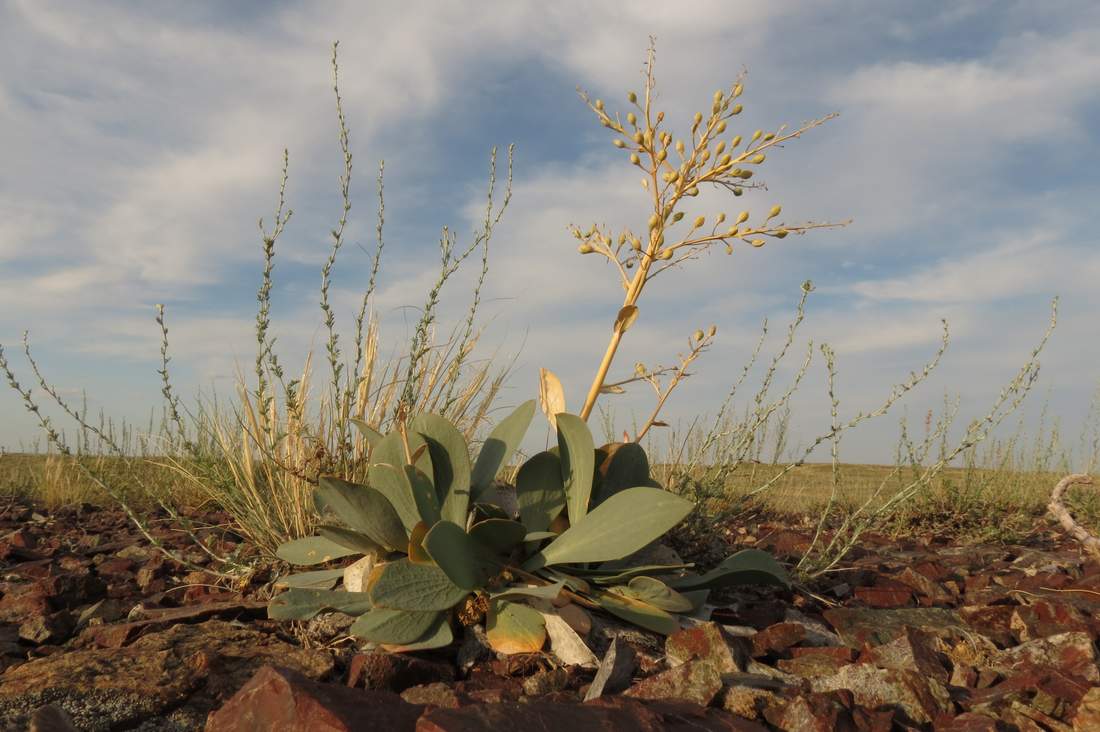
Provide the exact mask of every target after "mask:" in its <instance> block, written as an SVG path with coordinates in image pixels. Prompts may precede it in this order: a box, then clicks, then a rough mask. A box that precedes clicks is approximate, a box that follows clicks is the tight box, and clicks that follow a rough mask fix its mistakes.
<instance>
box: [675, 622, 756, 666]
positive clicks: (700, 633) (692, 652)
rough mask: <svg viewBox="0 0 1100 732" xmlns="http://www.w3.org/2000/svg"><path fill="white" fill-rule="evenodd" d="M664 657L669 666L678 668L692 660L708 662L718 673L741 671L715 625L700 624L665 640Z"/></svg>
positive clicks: (719, 629)
mask: <svg viewBox="0 0 1100 732" xmlns="http://www.w3.org/2000/svg"><path fill="white" fill-rule="evenodd" d="M665 657H666V658H667V659H668V664H669V665H670V666H679V665H681V664H684V663H687V662H688V661H690V660H692V659H699V660H703V661H707V662H710V663H712V664H713V665H714V667H715V668H716V669H717V670H718V672H719V673H733V672H735V671H740V670H741V669H740V668H739V667H738V665H737V661H736V660H735V659H734V655H733V652H732V651H731V650H730V646H729V643H728V642H727V641H726V638H725V636H723V635H722V630H721V628H719V627H718V625H717V624H716V623H701V624H700V625H697V626H695V627H693V628H688V629H686V630H681V631H679V632H676V633H673V634H672V635H670V636H669V637H668V638H667V639H666V640H665Z"/></svg>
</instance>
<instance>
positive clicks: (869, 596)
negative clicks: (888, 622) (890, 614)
mask: <svg viewBox="0 0 1100 732" xmlns="http://www.w3.org/2000/svg"><path fill="white" fill-rule="evenodd" d="M855 595H856V599H857V600H859V601H860V602H862V603H863V604H865V605H867V607H873V608H897V607H906V606H907V605H910V604H912V602H913V592H912V590H909V589H905V590H898V589H889V588H883V587H857V588H856V591H855Z"/></svg>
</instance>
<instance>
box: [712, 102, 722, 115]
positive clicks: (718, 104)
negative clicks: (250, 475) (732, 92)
mask: <svg viewBox="0 0 1100 732" xmlns="http://www.w3.org/2000/svg"><path fill="white" fill-rule="evenodd" d="M721 111H722V103H721V102H715V103H714V104H712V105H711V106H710V113H711V114H712V115H716V114H718V113H719V112H721Z"/></svg>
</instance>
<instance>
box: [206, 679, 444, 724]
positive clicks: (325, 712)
mask: <svg viewBox="0 0 1100 732" xmlns="http://www.w3.org/2000/svg"><path fill="white" fill-rule="evenodd" d="M423 709H424V708H423V707H422V706H419V705H414V704H409V703H408V702H406V701H404V700H403V699H401V697H399V696H397V695H396V694H393V693H390V692H386V691H363V690H359V689H349V688H347V687H346V686H341V685H339V684H322V683H318V682H316V681H312V680H310V679H308V678H306V677H305V676H302V675H300V674H298V673H296V672H294V671H288V670H286V669H280V668H276V667H274V666H264V667H263V668H261V669H260V670H259V671H257V672H256V675H255V676H253V677H252V678H251V679H250V680H249V682H248V683H247V684H245V685H244V686H243V687H242V688H241V690H240V691H238V692H237V693H236V694H234V695H233V697H232V698H230V699H229V701H227V702H226V703H225V704H224V705H222V707H221V708H220V709H218V710H217V711H216V712H213V713H211V715H210V716H209V717H208V718H207V722H206V732H252V731H253V730H317V731H318V732H354V731H358V730H362V731H363V732H366V730H393V731H394V732H412V731H413V730H415V729H417V723H416V721H417V719H418V718H419V717H420V714H421V712H422V711H423Z"/></svg>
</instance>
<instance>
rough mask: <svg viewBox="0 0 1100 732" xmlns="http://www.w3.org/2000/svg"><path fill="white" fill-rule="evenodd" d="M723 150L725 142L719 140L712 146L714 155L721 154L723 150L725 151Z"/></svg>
mask: <svg viewBox="0 0 1100 732" xmlns="http://www.w3.org/2000/svg"><path fill="white" fill-rule="evenodd" d="M725 150H726V143H725V142H719V143H718V145H716V146H715V148H714V154H715V155H721V154H722V153H723V152H725Z"/></svg>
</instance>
